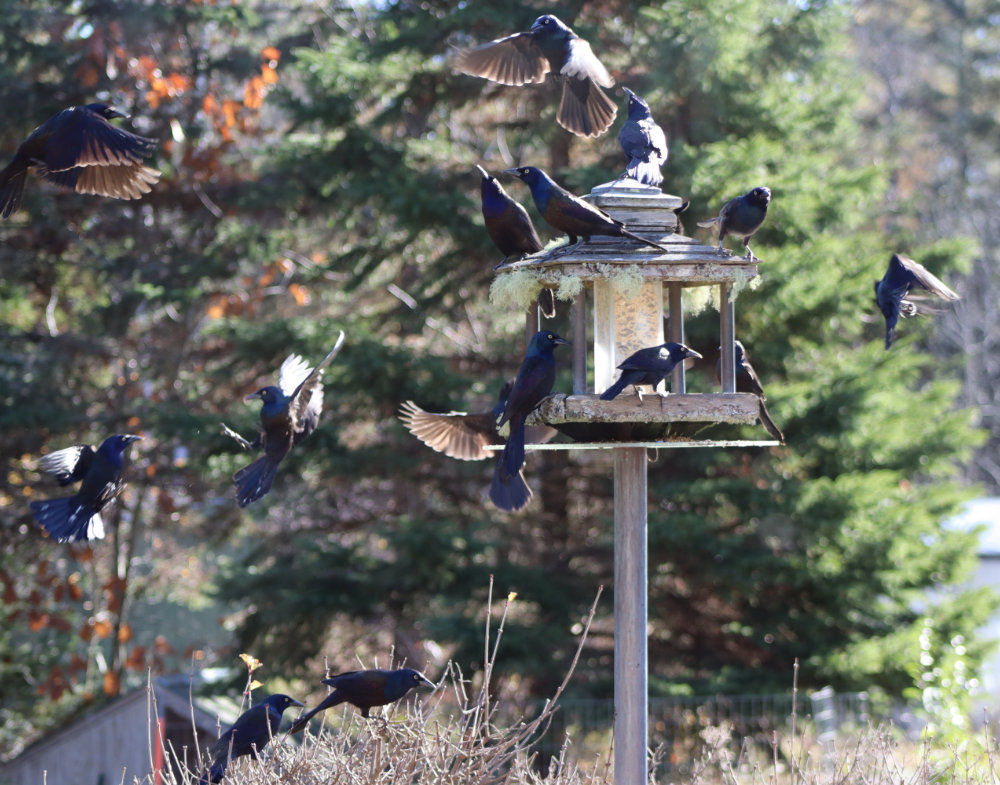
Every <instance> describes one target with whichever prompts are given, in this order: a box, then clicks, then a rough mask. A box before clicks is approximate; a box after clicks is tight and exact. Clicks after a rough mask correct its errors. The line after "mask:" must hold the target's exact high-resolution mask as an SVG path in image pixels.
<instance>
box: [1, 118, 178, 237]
mask: <svg viewBox="0 0 1000 785" xmlns="http://www.w3.org/2000/svg"><path fill="white" fill-rule="evenodd" d="M127 116H128V115H125V114H123V113H122V112H119V111H118V110H117V109H114V108H113V107H110V106H108V105H107V104H101V103H94V104H87V105H86V106H71V107H69V108H68V109H63V110H62V111H61V112H58V113H56V114H54V115H53V116H52V117H50V118H49V119H48V120H46V121H45V122H44V123H42V124H41V125H40V126H38V128H36V129H35V130H34V131H32V132H31V134H30V135H29V136H28V138H27V139H25V140H24V141H23V142H21V144H20V145H19V146H18V148H17V151H16V152H15V153H14V157H13V158H12V159H11V161H10V163H9V164H7V166H6V168H5V169H4V170H3V171H0V215H2V216H3V217H4V218H7V217H8V216H10V214H11V213H13V212H15V211H16V210H17V209H18V207H20V205H21V196H22V194H23V193H24V183H25V180H26V179H27V176H28V169H30V168H31V167H32V166H34V167H37V168H38V172H39V174H40V175H41V176H42V177H44V178H45V179H46V180H49V181H51V182H53V183H56V184H57V185H61V186H63V187H64V188H71V189H73V190H75V191H76V192H77V193H81V194H99V195H101V196H111V197H114V198H115V199H138V198H139V197H140V196H142V195H143V194H145V193H149V192H150V190H152V187H153V184H154V183H156V181H157V180H159V179H160V172H159V171H157V170H156V169H153V168H152V167H149V166H146V165H145V164H143V163H142V161H143V159H144V158H148V157H149V156H150V155H151V154H152V152H153V150H154V149H155V147H156V145H157V142H156V140H155V139H147V138H146V137H145V136H138V135H136V134H133V133H130V132H129V131H125V130H124V129H121V128H117V127H115V126H113V125H112V124H111V123H110V122H108V121H109V120H113V119H114V118H117V117H127Z"/></svg>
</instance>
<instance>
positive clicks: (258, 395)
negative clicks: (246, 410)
mask: <svg viewBox="0 0 1000 785" xmlns="http://www.w3.org/2000/svg"><path fill="white" fill-rule="evenodd" d="M255 398H256V399H258V400H261V401H262V400H264V395H263V393H261V391H260V390H257V392H252V393H250V394H249V395H248V396H246V397H245V398H244V399H243V400H244V401H252V400H254V399H255Z"/></svg>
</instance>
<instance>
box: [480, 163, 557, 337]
mask: <svg viewBox="0 0 1000 785" xmlns="http://www.w3.org/2000/svg"><path fill="white" fill-rule="evenodd" d="M476 168H477V169H478V170H479V173H480V174H481V175H482V176H483V179H482V183H481V186H480V191H481V194H482V202H483V223H485V224H486V232H487V233H488V234H489V236H490V239H491V240H493V242H494V244H495V245H496V247H497V248H499V249H500V253H502V254H503V257H504V258H503V259H502V260H501V262H500V263H499V264H498V265H496V267H495V268H494V269H496V268H498V267H501V266H502V265H504V264H506V263H507V261H508V260H509V259H510V258H511V257H512V256H516V257H517V258H518V259H522V258H524V257H525V256H527V255H528V254H533V253H538V252H539V251H540V250H542V241H541V240H540V239H539V238H538V232H536V231H535V225H534V224H533V223H532V222H531V219H530V218H529V217H528V211H527V210H525V209H524V208H523V207H522V206H521V205H520V203H519V202H518V201H516V200H515V199H512V198H511V196H510V194H508V193H507V192H506V191H505V190H504V189H503V186H502V185H500V182H499V180H497V178H495V177H491V176H490V175H489V174H488V173H487V171H486V170H485V169H483V167H481V166H479V165H478V164H477V165H476ZM538 306H539V307H540V308H541V309H542V313H543V314H544V315H545V317H546V318H547V319H551V318H552V317H554V316H555V315H556V303H555V296H554V294H553V293H552V290H551V289H542V291H541V292H540V293H539V295H538Z"/></svg>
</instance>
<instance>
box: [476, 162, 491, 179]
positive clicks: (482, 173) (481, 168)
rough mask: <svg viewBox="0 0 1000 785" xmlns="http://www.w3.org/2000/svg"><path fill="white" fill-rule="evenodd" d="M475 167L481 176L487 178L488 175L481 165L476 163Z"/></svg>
mask: <svg viewBox="0 0 1000 785" xmlns="http://www.w3.org/2000/svg"><path fill="white" fill-rule="evenodd" d="M476 168H477V169H478V170H479V174H481V175H482V176H483V177H485V178H487V179H489V175H488V174H487V173H486V170H485V169H483V167H481V166H480V165H479V164H476Z"/></svg>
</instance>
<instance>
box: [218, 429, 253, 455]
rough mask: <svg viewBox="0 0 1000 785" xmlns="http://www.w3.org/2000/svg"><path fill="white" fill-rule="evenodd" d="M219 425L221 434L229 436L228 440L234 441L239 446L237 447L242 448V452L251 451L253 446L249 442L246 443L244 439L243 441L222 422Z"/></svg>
mask: <svg viewBox="0 0 1000 785" xmlns="http://www.w3.org/2000/svg"><path fill="white" fill-rule="evenodd" d="M219 425H221V426H222V432H223V433H224V434H225V435H226V436H229V437H230V438H232V439H235V440H236V443H237V444H239V446H240V447H242V448H243V449H244V450H252V449H253V445H252V444H251V443H250V442H248V441H247V440H246V439H244V438H243V437H242V436H240V435H239V434H238V433H236V431H234V430H233V429H232V428H230V427H229V426H228V425H226V424H225V423H224V422H220V423H219Z"/></svg>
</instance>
